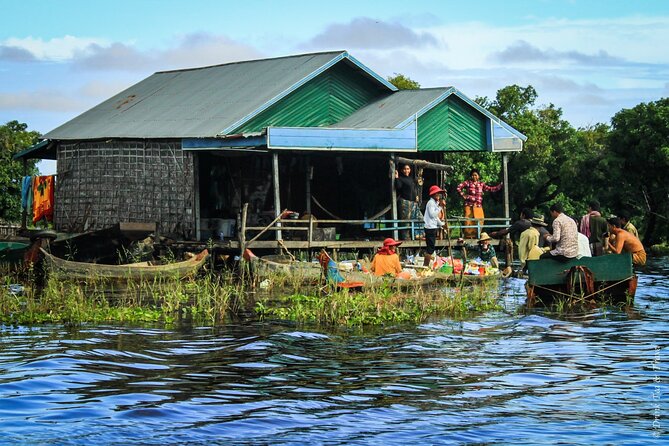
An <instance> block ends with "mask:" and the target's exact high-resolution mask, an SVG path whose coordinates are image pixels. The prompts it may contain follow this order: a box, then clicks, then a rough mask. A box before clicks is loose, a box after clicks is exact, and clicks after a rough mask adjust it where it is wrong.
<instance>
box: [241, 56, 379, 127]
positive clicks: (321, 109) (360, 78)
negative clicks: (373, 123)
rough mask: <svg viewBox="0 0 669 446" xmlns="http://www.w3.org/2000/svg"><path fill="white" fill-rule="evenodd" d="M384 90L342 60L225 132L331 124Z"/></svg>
mask: <svg viewBox="0 0 669 446" xmlns="http://www.w3.org/2000/svg"><path fill="white" fill-rule="evenodd" d="M387 92H388V89H387V88H382V87H381V86H380V85H379V83H378V82H375V81H373V80H371V79H370V78H369V77H368V76H365V75H363V74H362V73H361V71H360V70H358V69H355V68H354V67H353V66H351V64H350V63H349V62H348V61H347V60H342V61H340V62H338V63H337V64H335V65H334V66H332V67H331V68H330V69H328V70H327V71H325V72H324V73H321V74H320V75H319V76H317V77H315V78H314V79H312V80H310V81H309V82H307V83H306V84H304V85H303V86H301V87H300V88H298V89H296V90H295V91H293V92H292V93H291V94H289V95H288V96H286V97H284V98H283V99H281V100H280V101H278V102H276V103H275V104H274V105H272V106H271V107H269V108H268V109H267V110H265V111H263V112H261V113H259V114H258V115H257V116H255V117H254V118H252V119H250V120H249V121H247V122H245V123H244V124H242V125H241V126H239V127H237V128H235V129H234V130H232V131H231V132H229V133H233V134H234V133H252V132H259V131H261V130H262V129H263V128H267V127H271V126H273V127H322V126H327V125H331V124H335V123H337V122H340V121H342V120H343V119H344V118H346V117H347V116H349V115H351V114H352V113H353V112H355V111H356V110H358V109H360V108H361V107H363V106H365V105H366V104H368V103H369V102H370V101H372V100H374V99H375V98H377V97H378V96H380V95H381V94H384V93H387Z"/></svg>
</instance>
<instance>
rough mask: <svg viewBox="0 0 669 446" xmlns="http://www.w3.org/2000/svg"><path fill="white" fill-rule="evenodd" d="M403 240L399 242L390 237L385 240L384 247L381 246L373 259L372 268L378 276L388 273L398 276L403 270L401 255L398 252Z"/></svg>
mask: <svg viewBox="0 0 669 446" xmlns="http://www.w3.org/2000/svg"><path fill="white" fill-rule="evenodd" d="M401 244H402V242H398V241H396V240H394V239H392V238H390V237H388V238H387V239H385V240H384V241H383V247H381V248H379V250H378V251H376V254H375V255H374V258H373V259H372V267H371V270H372V272H373V273H374V275H376V276H385V275H387V274H389V275H391V276H393V277H397V275H398V274H399V273H401V272H402V265H400V256H399V255H398V254H397V251H396V249H397V247H398V246H399V245H401Z"/></svg>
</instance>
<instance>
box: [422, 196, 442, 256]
mask: <svg viewBox="0 0 669 446" xmlns="http://www.w3.org/2000/svg"><path fill="white" fill-rule="evenodd" d="M443 193H444V190H443V189H441V188H440V187H439V186H430V192H429V194H430V199H429V200H428V202H427V206H425V217H424V218H423V221H424V222H425V244H426V245H427V248H426V249H425V258H424V259H423V265H424V266H430V260H432V255H433V254H434V250H435V245H436V243H437V230H438V229H440V228H441V227H442V226H444V222H443V221H441V219H440V218H439V215H440V213H441V207H440V206H439V199H440V198H441V194H443Z"/></svg>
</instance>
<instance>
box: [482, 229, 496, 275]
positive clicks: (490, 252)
mask: <svg viewBox="0 0 669 446" xmlns="http://www.w3.org/2000/svg"><path fill="white" fill-rule="evenodd" d="M490 240H492V238H491V237H490V236H489V235H488V233H487V232H482V233H481V238H480V239H479V255H478V256H479V258H480V259H481V260H483V261H484V262H488V263H490V265H491V266H493V267H494V268H499V262H498V261H497V253H495V248H493V247H492V246H491V245H490Z"/></svg>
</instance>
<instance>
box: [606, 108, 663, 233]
mask: <svg viewBox="0 0 669 446" xmlns="http://www.w3.org/2000/svg"><path fill="white" fill-rule="evenodd" d="M611 123H612V127H613V128H612V130H611V134H610V136H609V141H608V145H609V150H610V157H609V159H608V162H609V165H608V171H609V172H611V174H612V176H613V178H614V181H615V184H616V187H615V192H616V193H615V197H616V198H617V203H616V204H617V205H618V206H619V207H628V208H629V207H632V208H633V209H636V210H638V211H640V212H642V214H643V215H645V231H642V233H643V234H644V237H643V242H644V244H645V245H651V244H654V243H657V242H660V241H667V239H668V238H669V183H668V182H667V172H668V171H669V98H663V99H660V100H658V101H655V102H649V103H641V104H639V105H637V106H636V107H634V108H631V109H623V110H621V111H619V112H618V113H616V114H615V116H614V117H613V119H612V120H611Z"/></svg>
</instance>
